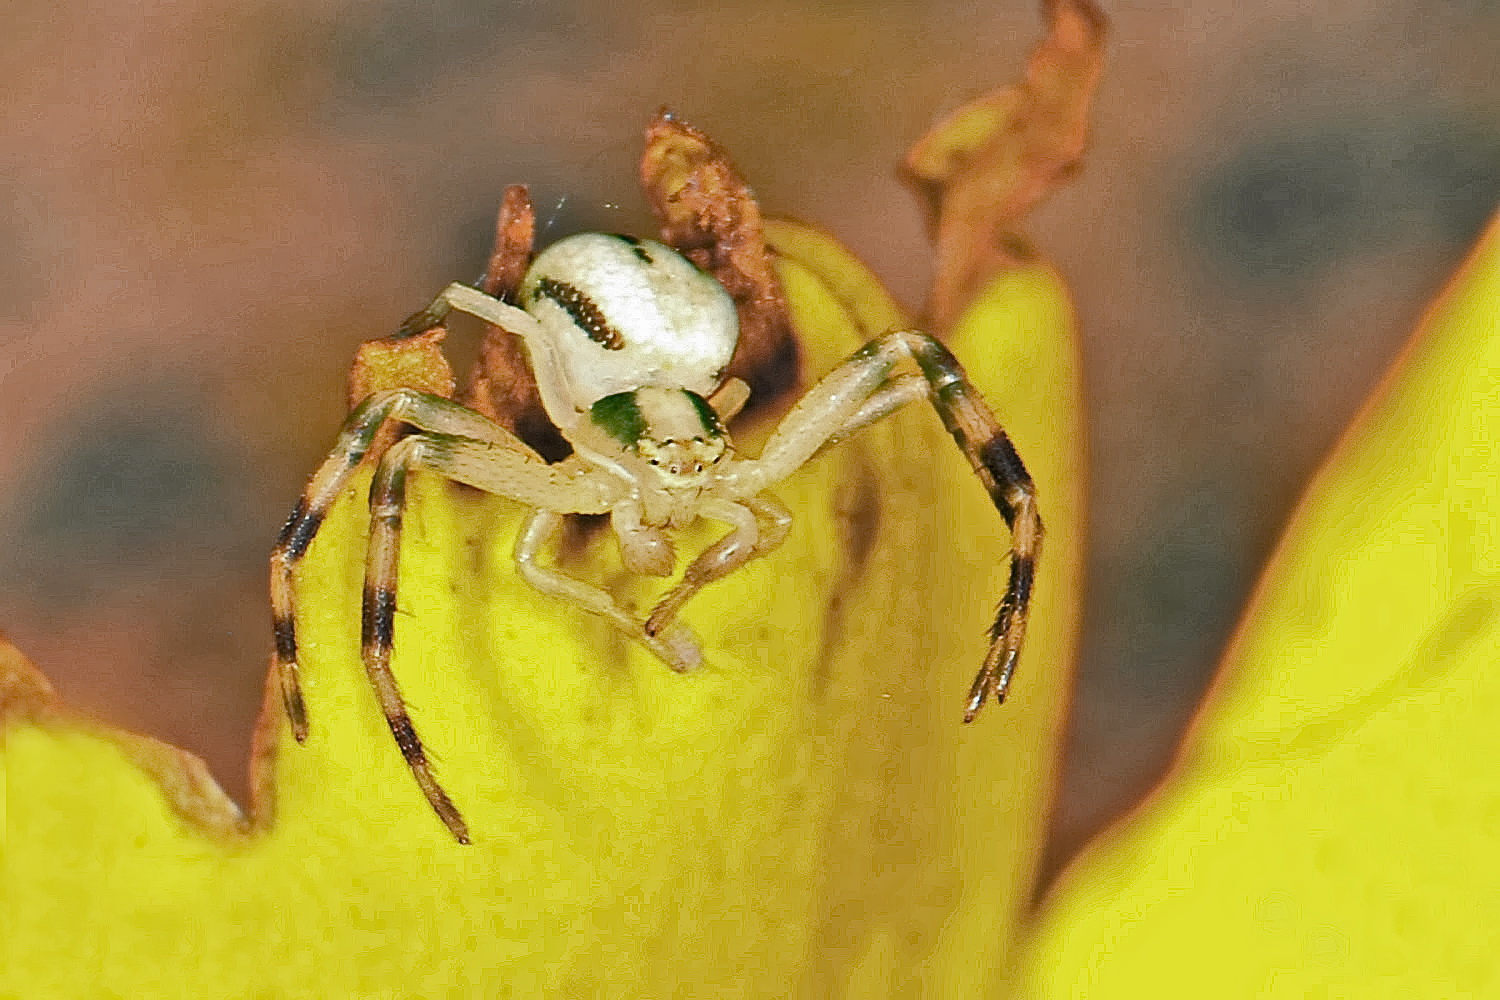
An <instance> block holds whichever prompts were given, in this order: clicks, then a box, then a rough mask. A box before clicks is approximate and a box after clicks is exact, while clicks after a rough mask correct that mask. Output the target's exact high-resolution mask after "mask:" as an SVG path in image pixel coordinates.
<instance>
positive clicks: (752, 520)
mask: <svg viewBox="0 0 1500 1000" xmlns="http://www.w3.org/2000/svg"><path fill="white" fill-rule="evenodd" d="M701 513H702V514H703V515H704V516H705V517H711V518H714V519H715V520H720V521H725V522H727V523H729V524H732V525H734V529H733V530H732V531H730V533H729V534H727V535H725V536H724V537H723V538H721V539H719V540H718V541H717V542H715V543H714V544H713V545H710V546H709V547H708V548H706V549H704V550H703V551H702V552H701V553H699V555H698V558H696V559H694V560H693V562H692V563H691V564H690V565H689V566H688V568H687V569H686V570H684V571H683V574H682V579H681V580H680V581H678V583H677V585H676V586H675V587H673V588H672V589H671V590H670V591H668V592H667V595H666V596H665V597H663V598H662V599H661V600H660V601H658V602H657V605H656V607H655V608H654V609H652V611H651V617H649V618H647V619H646V634H647V635H656V634H657V633H659V632H661V631H662V629H664V628H666V627H667V625H668V624H669V623H670V622H671V621H672V619H673V618H675V617H676V616H677V612H679V611H680V610H682V606H683V605H685V604H686V603H687V602H688V601H689V600H691V599H692V597H693V595H695V594H696V593H698V591H700V590H702V589H703V588H704V587H705V586H707V585H708V584H710V583H713V582H714V581H715V580H722V579H723V578H724V577H726V576H728V575H729V574H730V573H733V572H734V571H735V570H737V569H739V568H740V567H741V566H743V565H745V564H746V563H747V562H749V561H750V560H752V559H759V558H760V557H761V556H763V555H765V554H767V553H768V552H772V551H774V550H775V549H777V548H779V547H780V546H781V543H782V542H784V541H786V536H787V533H788V532H789V531H790V530H791V526H792V515H791V512H790V511H788V510H787V509H786V508H785V507H784V506H782V504H781V502H780V501H779V500H776V499H774V498H772V497H770V496H759V497H747V498H746V499H745V500H743V501H741V502H739V503H735V502H732V501H727V500H714V501H710V502H708V503H705V504H704V505H703V509H702V511H701Z"/></svg>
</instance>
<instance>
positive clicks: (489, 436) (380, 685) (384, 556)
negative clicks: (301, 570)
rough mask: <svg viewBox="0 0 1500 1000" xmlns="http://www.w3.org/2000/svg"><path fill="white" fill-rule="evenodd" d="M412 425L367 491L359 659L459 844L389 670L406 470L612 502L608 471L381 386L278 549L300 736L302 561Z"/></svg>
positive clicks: (343, 436) (278, 604)
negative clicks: (551, 459) (370, 468)
mask: <svg viewBox="0 0 1500 1000" xmlns="http://www.w3.org/2000/svg"><path fill="white" fill-rule="evenodd" d="M389 423H397V424H404V425H407V426H410V427H413V428H416V429H417V430H418V431H419V432H420V433H417V434H413V435H410V436H408V437H405V438H402V439H401V440H400V441H398V442H397V443H396V444H394V445H393V446H391V448H390V449H389V450H387V451H386V452H385V455H384V456H383V457H382V458H381V460H380V464H379V466H378V468H377V470H376V474H375V478H374V480H373V482H372V483H371V487H370V543H369V548H368V550H367V554H366V563H365V586H364V592H363V612H362V618H361V621H362V627H361V649H360V655H361V658H362V660H363V661H364V666H365V672H366V674H367V675H368V676H369V680H370V684H371V686H372V687H373V688H374V689H375V694H376V697H377V699H378V700H379V702H380V709H381V711H382V712H383V713H384V715H385V718H386V722H387V723H388V724H389V726H390V729H391V733H392V735H393V736H394V737H395V739H396V744H397V745H398V746H399V747H400V749H401V754H402V756H403V757H404V758H405V759H406V763H407V766H408V767H410V768H411V772H412V775H413V776H414V777H415V779H416V781H417V784H418V785H419V786H420V787H421V789H422V792H423V794H424V795H426V796H427V800H428V802H429V803H431V805H432V808H433V811H434V812H436V813H437V815H438V817H439V818H440V819H441V820H442V821H443V823H444V824H445V825H447V827H448V828H449V829H450V830H451V831H452V832H453V836H454V837H455V838H456V839H457V840H458V841H459V842H460V843H468V842H469V834H468V830H467V827H466V826H465V824H464V821H463V818H462V816H460V815H459V812H458V809H457V808H456V807H455V806H454V805H453V802H452V800H451V799H449V798H448V795H447V794H446V793H445V792H444V791H443V789H442V787H441V786H440V785H439V784H438V782H437V779H436V777H435V776H434V775H433V772H432V767H431V764H430V762H429V761H428V758H427V754H426V751H425V749H424V748H423V745H422V741H421V739H420V738H419V737H418V736H417V732H416V729H415V727H414V726H413V725H412V721H411V717H410V715H409V714H408V713H407V711H406V705H405V702H404V700H403V699H402V696H401V689H400V687H399V685H398V684H397V683H396V678H395V676H394V675H393V674H392V673H391V668H390V660H391V647H392V639H393V635H394V630H395V624H394V616H395V612H396V593H397V580H396V566H397V557H398V550H399V545H400V533H401V519H402V513H403V509H404V506H405V500H406V479H407V473H408V471H409V470H410V469H412V468H426V469H432V470H434V471H436V472H438V473H440V474H442V475H444V476H446V477H448V478H450V479H454V480H457V481H459V482H465V483H469V484H470V485H472V486H476V487H478V488H480V489H483V490H486V491H488V492H491V493H498V494H502V495H505V496H509V497H511V498H513V499H516V500H519V501H521V502H522V503H526V504H529V505H531V506H534V507H543V508H550V509H553V510H557V511H567V512H573V513H593V514H598V513H604V512H605V511H607V510H608V509H609V506H610V504H611V503H612V502H614V500H615V497H614V493H615V492H617V490H615V489H614V483H613V481H612V480H611V479H610V478H606V477H600V476H598V475H597V474H591V472H590V470H588V469H586V468H584V467H583V466H582V463H580V462H579V461H577V460H574V459H570V460H568V461H565V462H561V463H558V464H557V465H548V464H547V463H546V462H544V461H543V460H542V459H541V458H540V457H539V456H537V455H536V454H535V453H534V452H532V451H531V450H530V449H529V448H527V447H526V445H524V444H523V443H522V442H521V441H520V440H519V439H517V438H516V437H515V436H514V435H512V434H511V433H510V432H509V431H507V430H505V429H504V428H502V427H500V426H498V425H496V424H494V423H492V422H491V421H490V420H488V419H486V418H485V417H483V416H481V415H480V414H478V413H475V412H473V411H472V410H469V409H467V408H465V407H463V406H460V405H458V404H457V403H454V402H452V401H451V400H447V399H443V398H442V397H439V396H434V395H430V394H428V393H423V392H417V391H415V390H411V389H393V390H389V391H387V392H381V393H376V394H375V395H373V396H370V397H369V398H368V399H366V400H365V401H364V402H363V403H361V404H360V405H359V406H358V407H357V408H356V409H355V410H354V412H353V413H351V414H350V416H349V419H348V420H347V421H346V423H345V424H344V428H343V431H342V432H341V433H340V435H339V439H338V443H337V444H336V445H335V446H334V449H333V451H332V453H331V454H330V455H329V456H328V458H327V459H326V460H325V461H324V462H323V465H322V466H321V467H320V468H319V469H318V471H317V473H315V474H314V476H313V478H312V480H311V481H310V482H309V484H308V487H307V489H306V491H304V493H303V495H302V497H301V498H300V499H299V500H298V501H297V504H296V506H295V507H294V508H293V511H292V515H291V517H290V518H289V519H288V520H287V523H286V527H285V528H283V529H282V532H281V537H280V538H279V540H278V541H277V544H276V548H275V550H274V551H273V552H272V555H271V612H272V621H273V628H274V632H275V639H276V653H275V661H276V667H277V670H278V672H279V676H280V680H281V690H282V700H283V702H284V704H285V706H286V711H287V715H288V717H289V719H290V720H291V724H292V732H293V735H294V736H295V737H296V739H297V741H298V742H302V741H305V740H306V739H307V735H308V722H307V710H306V706H305V704H304V701H303V697H302V690H301V685H300V683H299V679H298V669H297V632H296V611H297V602H296V589H295V585H294V573H295V570H296V567H297V564H298V563H299V562H300V561H301V559H302V557H303V556H304V555H305V554H306V552H307V549H308V546H309V545H311V544H312V541H313V538H314V537H315V535H316V534H317V531H318V528H319V527H320V526H321V525H322V523H323V520H324V519H325V518H326V516H327V514H328V510H329V508H330V507H331V506H332V505H333V502H334V501H335V500H336V499H337V498H338V497H339V495H340V494H341V493H342V492H343V490H344V488H345V486H346V485H347V484H348V481H349V479H350V477H351V476H352V475H353V474H354V472H355V471H356V470H357V469H358V468H359V467H360V466H361V465H362V464H363V462H364V460H365V458H366V457H367V455H368V452H369V448H370V444H371V442H372V441H373V440H374V438H375V436H376V433H377V432H378V431H379V430H380V428H381V427H383V426H385V425H387V424H389Z"/></svg>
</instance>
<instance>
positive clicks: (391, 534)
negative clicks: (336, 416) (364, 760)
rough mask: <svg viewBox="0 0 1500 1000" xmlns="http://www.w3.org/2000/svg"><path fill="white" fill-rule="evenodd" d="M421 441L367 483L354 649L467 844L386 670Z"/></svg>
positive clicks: (439, 807)
mask: <svg viewBox="0 0 1500 1000" xmlns="http://www.w3.org/2000/svg"><path fill="white" fill-rule="evenodd" d="M425 443H426V442H425V440H424V438H423V437H421V436H420V435H419V436H415V437H408V438H403V439H402V440H400V441H398V442H396V443H395V444H394V445H392V446H391V449H390V450H389V451H387V452H386V453H385V457H384V458H383V459H381V462H380V468H379V469H378V470H377V471H376V473H375V480H374V482H372V483H371V484H370V547H369V549H368V550H367V551H366V553H365V586H364V595H363V602H362V611H361V614H360V642H359V647H360V648H359V652H360V659H361V660H363V661H364V665H365V675H366V676H367V677H369V679H370V686H371V687H373V688H374V689H375V697H376V698H377V699H378V700H379V702H380V711H381V714H383V715H384V716H385V721H386V724H387V725H388V726H390V730H391V735H392V736H394V737H395V738H396V745H397V746H398V747H400V748H401V756H402V758H404V759H405V761H406V766H407V767H408V768H409V769H410V770H411V773H412V777H414V778H415V779H416V780H417V785H418V787H420V788H421V789H422V794H423V795H425V796H427V802H428V804H430V805H431V806H432V811H433V812H435V813H437V816H438V819H440V820H442V822H443V825H444V826H446V827H447V828H448V829H449V831H450V832H452V834H453V838H454V839H455V840H457V841H458V842H459V843H460V844H467V843H468V842H469V828H468V825H467V824H466V823H464V818H463V816H462V815H461V814H460V813H459V811H458V807H457V806H456V805H454V804H453V800H452V799H450V798H449V797H448V793H447V792H445V791H444V790H443V786H442V785H440V784H438V780H437V776H436V775H435V774H433V771H432V764H431V762H430V761H429V760H428V759H427V750H426V748H425V747H423V745H422V738H421V737H420V736H418V735H417V729H416V727H415V726H414V725H412V721H411V715H410V713H408V712H407V710H406V701H405V699H403V698H402V697H401V687H400V685H398V684H397V683H396V675H395V674H393V673H391V648H392V647H393V646H394V644H395V630H396V621H395V617H396V582H397V572H396V568H397V562H398V560H399V558H400V553H401V518H402V513H403V511H404V510H405V508H406V476H407V471H408V467H409V466H412V465H416V464H420V462H421V460H422V449H423V448H424V447H425Z"/></svg>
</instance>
